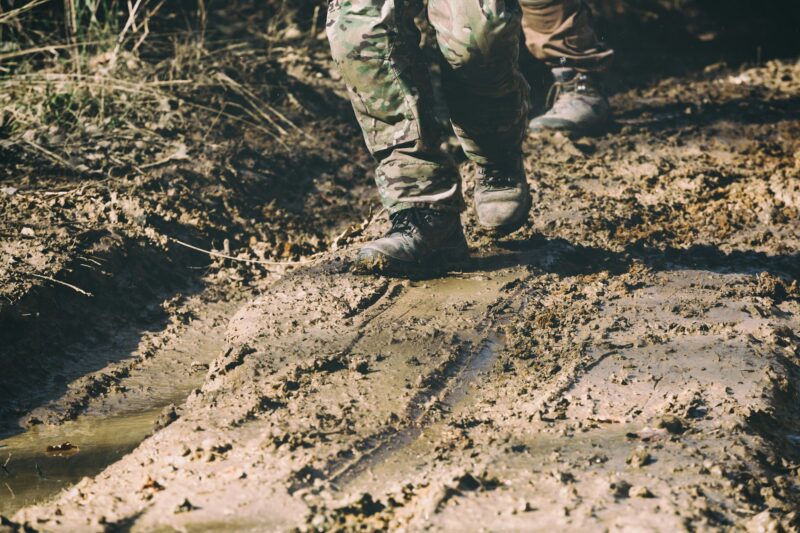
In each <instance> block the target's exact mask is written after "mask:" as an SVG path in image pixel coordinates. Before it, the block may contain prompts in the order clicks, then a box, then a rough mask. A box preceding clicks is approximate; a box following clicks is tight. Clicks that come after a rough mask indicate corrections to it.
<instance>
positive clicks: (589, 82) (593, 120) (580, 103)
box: [528, 68, 611, 135]
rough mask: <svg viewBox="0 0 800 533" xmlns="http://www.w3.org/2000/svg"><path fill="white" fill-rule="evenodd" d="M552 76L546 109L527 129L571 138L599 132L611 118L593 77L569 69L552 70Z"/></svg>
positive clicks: (603, 97) (608, 106)
mask: <svg viewBox="0 0 800 533" xmlns="http://www.w3.org/2000/svg"><path fill="white" fill-rule="evenodd" d="M553 76H554V77H555V83H554V84H553V87H552V88H551V89H550V94H549V95H548V97H547V100H548V105H549V106H550V109H549V110H548V111H547V112H546V113H545V114H544V115H541V116H538V117H536V118H534V119H533V120H531V121H530V123H529V124H528V128H529V129H530V130H531V131H534V132H536V131H543V130H555V131H563V132H567V133H569V134H573V135H581V134H588V133H598V132H600V131H602V130H603V128H605V127H606V126H607V124H608V121H609V118H610V117H611V106H610V105H609V103H608V99H607V98H606V97H605V95H604V94H603V93H602V91H601V88H600V84H599V82H598V81H597V78H596V76H595V75H592V74H586V73H582V72H577V71H575V70H573V69H571V68H555V69H553Z"/></svg>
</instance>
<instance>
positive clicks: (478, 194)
mask: <svg viewBox="0 0 800 533" xmlns="http://www.w3.org/2000/svg"><path fill="white" fill-rule="evenodd" d="M530 210H531V195H530V188H529V187H528V180H527V179H526V178H525V169H524V168H523V166H522V159H520V158H517V159H516V160H514V162H513V163H511V164H509V165H506V166H497V165H491V164H490V165H485V166H479V167H478V176H477V179H476V182H475V212H476V214H477V215H478V222H479V223H480V225H481V226H482V227H483V228H485V229H487V230H489V231H490V232H491V233H494V234H495V235H507V234H509V233H512V232H514V231H517V230H518V229H519V228H521V227H522V226H523V225H524V224H525V223H526V222H527V221H528V213H529V212H530Z"/></svg>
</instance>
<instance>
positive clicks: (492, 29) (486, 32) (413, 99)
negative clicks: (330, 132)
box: [327, 0, 528, 213]
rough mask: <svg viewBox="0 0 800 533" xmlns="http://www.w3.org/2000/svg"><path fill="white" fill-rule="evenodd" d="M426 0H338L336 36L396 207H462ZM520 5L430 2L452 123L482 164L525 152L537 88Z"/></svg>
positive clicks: (330, 28)
mask: <svg viewBox="0 0 800 533" xmlns="http://www.w3.org/2000/svg"><path fill="white" fill-rule="evenodd" d="M422 7H423V6H422V2H421V0H331V1H330V4H329V10H328V22H327V33H328V38H329V40H330V44H331V52H332V55H333V59H334V61H335V62H336V64H337V66H338V68H339V69H340V72H341V74H342V77H343V78H344V81H345V83H346V85H347V90H348V93H349V95H350V99H351V101H352V103H353V108H354V110H355V113H356V117H357V118H358V121H359V124H360V125H361V128H362V130H363V132H364V139H365V140H366V143H367V147H368V148H369V150H370V151H371V152H372V153H373V155H374V156H375V158H376V159H377V160H378V169H377V172H376V181H377V184H378V188H379V190H380V194H381V199H382V201H383V203H384V205H385V206H386V208H387V209H388V210H389V212H390V213H395V212H397V211H400V210H402V209H407V208H410V207H434V208H437V209H443V210H461V209H463V206H464V203H463V199H462V196H461V182H460V178H459V175H458V171H457V169H456V167H455V165H454V164H453V162H452V161H451V160H450V159H449V158H448V156H447V155H446V154H445V153H444V152H443V151H442V150H441V148H440V140H441V134H442V132H441V131H440V127H439V125H438V123H437V121H436V119H435V118H434V115H433V91H432V85H431V79H430V70H429V67H430V65H428V64H426V61H425V59H424V58H423V54H422V52H421V50H420V48H419V42H420V34H419V31H418V29H417V27H416V25H415V24H414V17H415V16H416V15H417V14H419V13H420V12H421V10H422ZM521 16H522V15H521V11H520V8H519V5H518V4H517V2H516V1H515V0H511V1H505V0H429V1H428V19H429V21H430V23H431V25H432V26H433V28H434V29H435V31H436V35H437V42H438V45H439V49H440V51H441V53H442V56H443V57H444V59H445V61H444V62H443V63H444V64H445V67H444V72H443V75H442V78H443V79H442V82H443V85H444V92H445V96H446V99H447V104H448V107H449V109H450V114H451V121H452V124H453V129H454V131H455V133H456V135H457V136H458V138H459V140H460V142H461V144H462V147H463V149H464V152H465V153H466V155H467V157H469V158H470V159H472V160H474V161H475V162H477V163H479V164H485V163H487V162H497V161H502V160H503V159H505V158H518V157H519V154H520V147H521V142H522V138H523V136H524V135H525V132H526V125H527V124H526V122H527V121H526V119H527V114H528V86H527V84H526V82H525V80H524V79H523V77H522V75H521V74H520V72H519V69H518V54H519V36H520V32H521Z"/></svg>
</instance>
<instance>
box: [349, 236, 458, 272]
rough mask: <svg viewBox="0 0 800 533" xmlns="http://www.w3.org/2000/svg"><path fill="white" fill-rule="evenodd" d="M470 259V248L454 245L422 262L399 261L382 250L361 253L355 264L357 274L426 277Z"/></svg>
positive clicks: (354, 268) (445, 270) (354, 269)
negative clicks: (381, 251) (372, 252)
mask: <svg viewBox="0 0 800 533" xmlns="http://www.w3.org/2000/svg"><path fill="white" fill-rule="evenodd" d="M468 260H469V248H467V247H466V242H465V243H464V247H463V248H461V247H457V248H456V247H454V248H446V249H443V250H438V251H436V252H434V253H433V254H432V255H431V256H429V257H428V258H426V259H425V261H424V262H420V263H409V262H405V261H398V260H397V259H394V258H392V257H389V256H388V255H384V254H382V253H380V252H377V253H374V254H369V255H362V254H359V255H358V257H357V258H356V261H355V263H354V265H353V271H354V272H355V273H356V274H379V275H383V276H396V277H403V278H410V279H413V278H424V277H434V276H441V275H443V274H445V273H446V272H447V271H448V270H450V269H452V268H453V267H456V266H458V265H460V264H464V263H465V262H466V261H468Z"/></svg>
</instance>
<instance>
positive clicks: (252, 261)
mask: <svg viewBox="0 0 800 533" xmlns="http://www.w3.org/2000/svg"><path fill="white" fill-rule="evenodd" d="M167 239H169V240H171V241H172V242H174V243H175V244H178V245H180V246H184V247H186V248H189V249H190V250H194V251H196V252H202V253H204V254H207V255H210V256H212V257H220V258H222V259H230V260H231V261H238V262H240V263H250V264H255V265H269V266H292V265H307V264H309V263H311V261H310V260H305V261H264V260H261V259H242V258H241V257H233V256H232V255H227V254H223V253H220V252H215V251H214V250H205V249H203V248H198V247H197V246H192V245H191V244H188V243H185V242H183V241H181V240H178V239H176V238H174V237H169V236H168V237H167Z"/></svg>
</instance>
